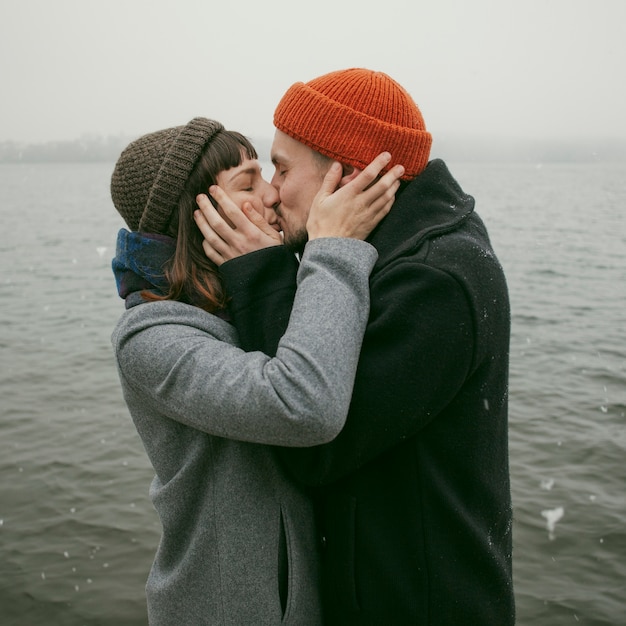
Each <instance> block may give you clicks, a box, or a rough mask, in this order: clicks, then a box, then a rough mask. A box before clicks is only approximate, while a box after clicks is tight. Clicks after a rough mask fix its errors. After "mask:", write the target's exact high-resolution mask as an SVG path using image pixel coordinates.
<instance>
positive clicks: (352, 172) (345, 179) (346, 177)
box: [338, 163, 361, 187]
mask: <svg viewBox="0 0 626 626" xmlns="http://www.w3.org/2000/svg"><path fill="white" fill-rule="evenodd" d="M341 166H342V168H343V172H342V175H341V180H340V181H339V185H338V186H339V187H343V186H344V185H347V184H348V183H349V182H350V181H351V180H354V179H355V178H356V177H357V176H358V175H359V174H360V173H361V170H359V169H357V168H356V167H354V165H346V164H345V163H342V165H341Z"/></svg>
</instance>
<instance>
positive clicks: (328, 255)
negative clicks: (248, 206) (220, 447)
mask: <svg viewBox="0 0 626 626" xmlns="http://www.w3.org/2000/svg"><path fill="white" fill-rule="evenodd" d="M376 257H377V254H376V250H375V249H374V248H373V247H372V246H371V245H370V244H367V243H365V242H362V241H356V240H347V239H332V238H326V239H319V240H315V241H312V242H310V243H309V244H307V247H306V249H305V253H304V255H303V262H302V264H301V265H300V269H299V271H298V279H297V280H298V283H297V293H296V297H295V301H294V303H293V311H292V314H291V318H290V322H289V325H288V328H287V331H286V333H285V335H284V336H283V338H282V339H281V340H280V343H279V345H278V349H277V352H276V356H275V357H273V358H270V357H268V356H267V355H265V354H263V353H261V352H248V353H247V352H245V351H244V350H242V349H241V348H239V347H236V346H234V345H231V344H230V343H228V342H225V341H220V340H218V339H217V338H216V337H215V336H211V335H210V334H209V333H208V332H207V330H206V323H203V322H202V321H201V318H202V319H206V318H207V317H210V318H211V319H212V320H213V322H212V323H215V318H214V317H213V316H209V315H208V314H207V313H204V312H203V311H201V310H200V309H197V308H195V307H189V306H187V305H182V304H179V303H171V302H156V303H149V304H142V305H140V306H138V307H135V309H136V310H137V311H135V310H133V309H131V310H130V311H129V312H127V321H126V322H125V323H124V324H122V326H121V327H120V326H118V329H117V330H116V332H115V333H114V335H113V342H114V347H115V350H116V356H117V361H118V369H119V372H120V376H121V379H122V386H123V388H124V390H125V396H126V399H127V402H128V403H129V408H130V409H131V412H132V411H133V406H131V405H132V404H133V403H140V404H141V405H142V408H141V410H143V411H145V410H146V406H148V407H152V408H153V410H154V412H155V413H158V414H161V415H165V416H166V417H169V418H171V419H174V420H176V421H178V422H181V423H183V424H186V425H188V426H191V427H193V428H197V429H200V430H203V431H205V432H207V433H211V434H213V435H217V436H220V437H225V438H230V439H238V440H243V441H253V442H257V443H267V444H276V445H281V446H310V445H316V444H320V443H323V442H326V441H329V440H331V439H332V438H333V437H335V436H336V435H337V433H338V432H339V431H340V430H341V428H342V427H343V425H344V423H345V417H346V415H347V412H348V407H349V403H350V397H351V394H352V387H353V383H354V375H355V372H356V366H357V362H358V355H359V351H360V347H361V343H362V338H363V332H364V330H365V326H366V323H367V317H368V313H369V283H368V279H369V273H370V272H371V269H372V267H373V264H374V262H375V260H376ZM173 305H175V306H173ZM168 311H169V312H170V313H167V312H168ZM172 311H173V312H172ZM190 316H191V318H190ZM217 321H218V322H219V323H223V322H221V321H220V320H217ZM223 324H225V323H223ZM203 326H204V327H203ZM231 332H232V331H231Z"/></svg>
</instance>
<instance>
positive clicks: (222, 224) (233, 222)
mask: <svg viewBox="0 0 626 626" xmlns="http://www.w3.org/2000/svg"><path fill="white" fill-rule="evenodd" d="M209 193H210V194H211V196H212V197H213V198H215V200H216V201H217V203H218V205H219V209H216V208H215V207H214V206H213V204H211V201H210V200H209V198H208V196H207V195H206V194H200V195H198V196H197V197H196V202H197V203H198V207H200V208H199V209H198V210H197V211H195V212H194V214H193V216H194V219H195V221H196V224H197V225H198V228H199V229H200V231H201V232H202V235H203V237H204V241H203V243H202V247H203V249H204V253H205V254H206V255H207V257H208V258H209V259H210V260H211V261H213V263H215V264H216V265H221V264H222V263H224V262H225V261H229V260H230V259H234V258H236V257H238V256H241V255H243V254H248V253H249V252H254V251H255V250H261V249H262V248H269V247H270V246H278V245H281V244H282V243H283V240H282V236H281V234H280V233H278V232H277V231H276V230H275V229H274V228H272V226H270V225H269V224H268V223H267V221H266V220H265V218H264V217H263V215H262V214H261V211H262V207H258V209H259V210H258V211H257V210H256V209H255V208H254V207H253V205H252V204H251V203H249V202H245V203H244V205H243V206H242V207H241V209H240V208H239V207H238V206H237V205H236V204H235V203H234V202H233V201H232V200H231V199H230V198H229V197H228V195H227V194H226V192H224V190H223V189H221V188H220V187H218V186H217V185H213V186H212V187H210V189H209ZM220 212H221V213H222V215H220Z"/></svg>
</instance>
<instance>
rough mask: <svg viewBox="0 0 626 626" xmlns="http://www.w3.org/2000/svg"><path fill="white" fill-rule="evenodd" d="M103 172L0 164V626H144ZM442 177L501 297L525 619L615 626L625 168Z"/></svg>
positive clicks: (470, 168) (149, 513)
mask: <svg viewBox="0 0 626 626" xmlns="http://www.w3.org/2000/svg"><path fill="white" fill-rule="evenodd" d="M111 169H112V165H111V164H89V165H87V164H81V165H67V164H59V165H27V164H24V165H2V166H0V207H1V208H0V211H1V214H2V224H3V229H2V234H3V237H2V239H1V240H0V260H1V263H2V265H1V266H2V272H3V277H2V281H1V283H0V298H1V302H2V309H1V312H0V321H1V324H0V364H1V366H2V367H1V371H0V394H1V395H0V397H1V404H0V416H1V420H0V476H1V477H2V481H1V483H0V624H2V626H30V625H39V624H55V625H57V624H58V625H63V626H65V625H67V626H74V625H77V626H78V625H82V624H86V625H107V626H108V625H111V626H113V625H116V626H117V625H119V624H124V625H128V626H133V625H135V624H145V623H146V618H145V607H144V597H143V586H144V581H145V578H146V576H147V572H148V569H149V566H150V563H151V560H152V556H153V554H154V550H155V547H156V542H157V541H158V537H159V527H158V523H157V520H156V515H155V514H154V512H153V510H152V507H151V504H150V502H149V500H148V496H147V490H148V485H149V482H150V480H151V478H152V470H151V468H150V466H149V464H148V462H147V460H146V458H145V454H144V452H143V448H142V446H141V443H140V441H139V438H138V437H137V435H136V433H135V431H134V427H133V425H132V423H131V421H130V418H129V417H128V413H127V410H126V407H125V405H124V402H123V400H122V397H121V392H120V389H119V383H118V380H117V375H116V372H115V367H114V363H113V360H112V352H111V347H110V342H109V336H110V332H111V329H112V327H113V325H114V323H115V321H116V320H117V317H118V316H119V314H120V312H121V309H122V304H121V301H119V300H118V298H117V295H116V293H115V287H114V283H113V278H112V275H111V272H110V258H111V256H112V254H113V246H114V241H115V234H116V232H117V230H118V228H119V227H120V226H121V225H122V224H121V220H120V218H118V217H117V214H116V213H115V211H114V209H113V208H112V206H111V204H110V200H109V192H108V182H109V176H110V172H111ZM270 169H271V168H270ZM451 170H452V172H453V174H454V175H455V176H456V177H457V178H458V179H459V181H460V182H461V183H462V185H463V186H464V187H465V188H466V190H467V191H468V192H470V193H472V194H473V195H475V196H476V197H477V200H478V208H479V213H480V214H481V216H482V217H483V218H484V219H485V221H486V222H487V225H488V227H489V230H490V233H491V237H492V240H493V243H494V246H495V248H496V251H497V253H498V255H499V257H500V259H501V261H502V263H503V265H504V266H505V270H506V272H507V276H508V280H509V287H510V291H511V300H512V306H513V335H512V343H511V381H510V383H511V405H510V413H511V428H510V430H511V435H510V439H511V470H512V487H513V500H514V507H515V525H514V533H515V534H514V564H515V583H516V595H517V604H518V624H521V625H524V626H525V625H527V624H528V625H530V624H533V625H535V624H541V625H544V624H545V625H548V626H560V625H565V624H578V623H581V624H587V625H594V626H600V625H609V624H610V625H615V624H624V623H626V619H625V617H624V616H625V615H626V604H625V602H624V599H623V597H624V591H625V590H626V490H625V485H626V464H625V462H624V461H625V452H626V419H625V411H626V384H625V383H626V323H625V317H626V313H625V311H626V218H625V217H624V214H625V211H624V207H625V206H626V188H625V185H624V180H626V167H625V166H624V164H593V165H560V164H549V165H544V166H540V165H535V164H532V165H530V164H506V165H486V164H457V165H452V166H451ZM268 171H269V170H268Z"/></svg>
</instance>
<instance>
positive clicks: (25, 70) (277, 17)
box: [0, 0, 626, 142]
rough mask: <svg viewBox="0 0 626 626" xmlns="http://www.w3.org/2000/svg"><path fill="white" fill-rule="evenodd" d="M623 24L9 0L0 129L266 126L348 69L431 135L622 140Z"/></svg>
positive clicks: (279, 5)
mask: <svg viewBox="0 0 626 626" xmlns="http://www.w3.org/2000/svg"><path fill="white" fill-rule="evenodd" d="M625 24H626V1H625V0H515V1H511V0H469V1H468V0H429V1H428V2H422V1H421V0H379V1H376V2H374V1H372V0H309V1H308V2H302V3H301V2H297V1H295V0H266V1H265V2H258V1H254V0H222V1H220V2H218V1H216V0H171V1H169V0H0V68H1V73H0V85H1V89H2V96H1V98H0V102H1V104H0V107H1V108H0V141H7V140H13V141H18V142H42V141H50V140H60V139H76V138H79V137H81V136H84V135H105V136H106V135H132V136H136V135H139V134H141V133H144V132H150V131H153V130H157V129H159V128H163V127H167V126H173V125H178V124H184V123H186V122H187V121H188V120H189V119H191V118H192V117H194V116H197V115H203V116H206V117H213V118H216V119H219V120H220V121H221V122H223V123H224V125H225V126H226V127H227V128H231V129H235V130H239V131H241V132H244V133H245V134H247V135H249V136H251V137H255V138H256V137H271V136H272V134H273V126H272V114H273V110H274V107H275V105H276V103H277V102H278V100H279V99H280V97H281V96H282V94H283V93H284V91H285V90H286V89H287V88H288V87H289V86H290V85H291V84H292V83H294V82H296V81H307V80H310V79H312V78H314V77H316V76H319V75H321V74H324V73H326V72H329V71H333V70H336V69H343V68H348V67H368V68H371V69H375V70H380V71H383V72H386V73H387V74H389V75H390V76H392V77H393V78H395V79H396V80H398V81H399V82H400V83H401V84H403V85H404V86H405V87H406V88H407V90H408V91H409V92H410V93H411V95H412V96H413V98H414V99H415V101H416V102H417V103H418V105H419V106H420V108H421V110H422V113H423V115H424V118H425V120H426V124H427V127H428V128H429V130H430V131H431V132H433V134H435V133H439V134H441V133H446V134H449V133H463V134H465V135H470V136H483V137H511V138H569V139H575V138H597V137H602V138H611V137H616V138H626V122H625V119H626V114H625V111H626V69H625V68H626V37H625V36H624V28H625Z"/></svg>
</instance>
